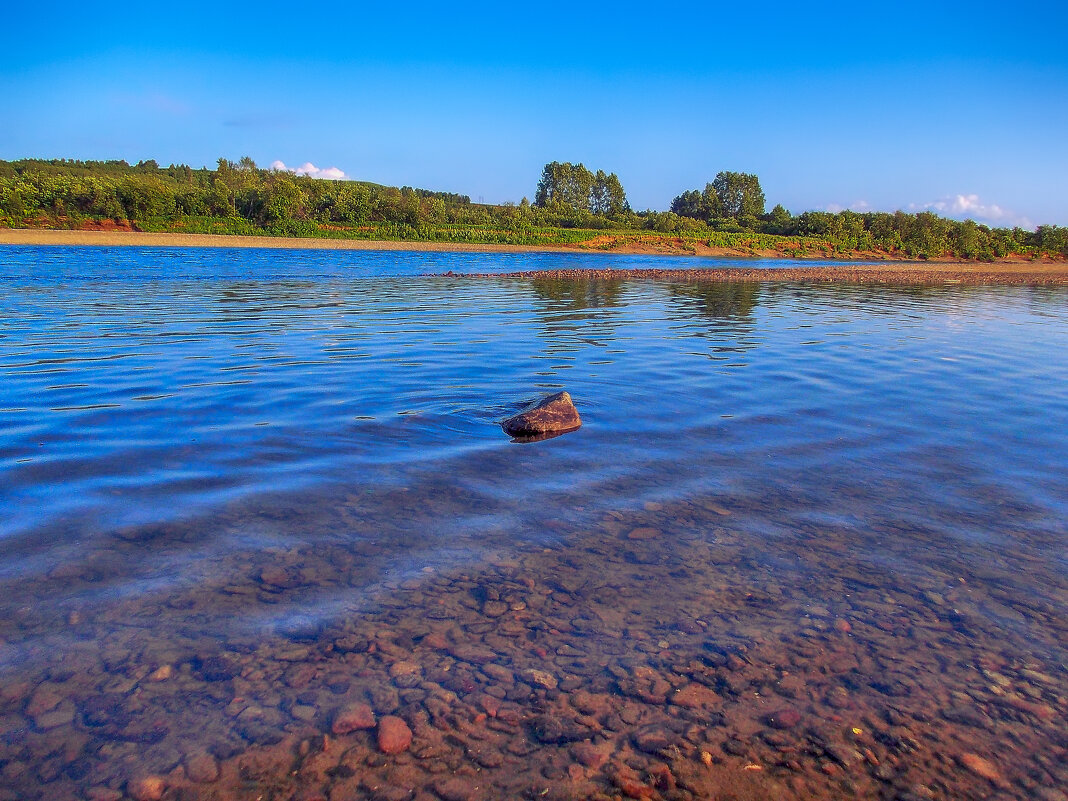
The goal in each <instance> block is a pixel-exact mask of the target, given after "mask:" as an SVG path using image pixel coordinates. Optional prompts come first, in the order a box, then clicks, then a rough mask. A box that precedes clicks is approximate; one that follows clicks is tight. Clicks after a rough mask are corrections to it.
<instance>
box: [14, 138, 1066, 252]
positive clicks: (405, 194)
mask: <svg viewBox="0 0 1068 801" xmlns="http://www.w3.org/2000/svg"><path fill="white" fill-rule="evenodd" d="M534 198H535V200H534V203H530V202H529V201H528V200H527V198H523V199H522V201H521V202H520V203H518V204H514V203H505V204H501V205H487V204H477V203H472V202H471V199H470V198H469V197H468V196H466V195H460V194H456V193H452V192H440V191H431V190H427V189H415V188H412V187H408V186H405V187H399V188H398V187H391V186H382V185H379V184H374V183H368V182H364V181H334V180H325V179H318V178H310V177H306V176H298V175H295V174H293V173H290V172H286V171H278V170H270V169H263V168H261V167H259V166H257V165H256V163H255V162H254V161H253V160H252V159H250V158H248V157H244V158H242V159H240V160H239V161H237V162H233V161H229V160H227V159H225V158H221V159H219V160H218V163H217V165H216V166H215V168H214V169H208V168H192V167H189V166H187V165H184V164H171V165H169V166H167V167H161V166H160V165H159V164H157V163H156V162H155V161H151V160H150V161H141V162H138V163H137V164H133V165H131V164H128V163H127V162H125V161H75V160H69V159H53V160H44V159H22V160H16V161H0V226H4V227H67V228H79V227H85V226H86V225H88V224H92V223H100V222H101V221H112V222H114V223H117V224H122V225H130V226H131V227H136V228H139V229H141V230H147V231H184V232H190V233H226V234H258V235H283V236H311V237H342V238H344V237H350V238H364V239H393V240H411V241H452V242H469V243H496V242H503V243H511V244H529V245H539V244H545V245H547V244H568V243H583V242H589V241H593V240H596V239H597V238H598V235H599V234H605V233H612V234H616V235H628V234H631V235H638V234H659V235H665V236H672V237H679V238H682V239H683V240H686V241H700V242H706V243H707V244H708V245H709V246H713V247H717V246H718V247H732V248H750V249H777V250H779V251H780V252H783V253H784V254H786V255H804V254H806V253H810V252H819V251H827V252H834V253H843V254H844V253H848V252H853V251H882V252H886V253H891V254H900V255H905V256H909V257H912V258H919V259H933V258H940V257H946V256H958V257H962V258H970V259H981V260H990V259H994V258H999V257H1003V256H1007V255H1009V254H1021V255H1031V256H1037V255H1041V254H1049V255H1059V256H1068V228H1064V227H1058V226H1055V225H1043V226H1039V227H1038V229H1037V230H1035V231H1028V230H1024V229H1021V228H1012V229H1009V228H990V227H988V226H985V225H981V224H979V223H976V222H974V221H971V220H966V221H963V222H960V221H956V220H950V219H947V218H944V217H940V216H938V215H936V214H933V213H931V212H920V213H918V214H908V213H905V212H902V211H898V212H894V213H886V212H867V213H857V212H853V211H842V212H838V213H830V212H820V211H808V212H804V213H801V214H798V215H793V214H791V213H790V212H789V211H788V210H786V209H785V208H784V207H783V206H782V205H776V206H775V207H774V208H772V209H771V211H770V212H769V211H766V208H765V198H764V193H763V190H762V189H761V187H760V181H759V179H758V178H757V176H755V175H751V174H747V173H736V172H720V173H719V174H718V175H717V176H716V177H715V179H714V180H713V181H710V182H708V183H707V184H706V185H705V187H704V188H703V189H693V190H687V191H683V192H681V193H680V194H679V195H678V196H677V197H676V198H675V199H674V200H673V201H672V204H671V209H670V210H668V211H640V212H635V211H634V210H633V209H632V208H631V206H630V204H629V202H628V201H627V198H626V193H625V191H624V189H623V185H622V183H621V182H620V180H619V178H618V176H617V175H616V174H615V173H605V172H604V171H602V170H598V171H596V172H594V171H591V170H589V169H588V168H586V167H585V166H584V165H582V164H571V163H567V162H564V163H561V162H551V163H549V164H546V165H545V168H544V170H543V171H542V175H541V177H540V180H539V181H538V184H537V187H536V190H535V192H534Z"/></svg>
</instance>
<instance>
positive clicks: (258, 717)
mask: <svg viewBox="0 0 1068 801" xmlns="http://www.w3.org/2000/svg"><path fill="white" fill-rule="evenodd" d="M673 261H678V262H679V264H685V265H692V266H704V267H710V266H711V267H715V266H719V265H720V264H721V263H720V262H716V261H712V260H699V259H690V260H683V259H679V260H671V259H668V260H665V259H655V258H648V259H646V258H643V257H615V258H612V257H598V256H592V255H591V256H578V255H576V256H561V255H517V254H496V255H478V254H453V253H439V254H406V253H368V252H343V251H338V252H326V253H324V252H311V251H304V252H279V251H269V252H267V251H255V250H243V251H230V250H210V249H207V250H197V251H192V250H149V249H145V250H141V249H122V250H118V249H95V248H92V249H91V248H85V249H78V248H70V249H60V248H29V247H27V248H7V249H2V250H0V285H2V287H3V290H4V295H5V299H6V302H5V304H4V308H3V309H2V310H0V376H2V383H0V509H2V511H3V514H2V517H0V799H3V798H11V799H16V798H18V799H22V798H42V799H44V798H67V797H74V798H93V799H98V800H101V801H102V800H103V799H120V798H123V797H131V796H132V797H138V798H150V797H159V794H162V795H163V797H166V798H190V799H196V798H205V799H207V798H220V799H222V798H241V799H244V798H248V799H258V798H264V799H267V798H276V799H303V800H304V801H310V800H311V799H314V798H324V799H330V801H337V800H338V799H363V798H369V799H370V798H373V799H378V798H384V799H398V801H399V800H400V799H414V798H418V799H421V800H422V801H426V799H437V798H440V799H446V801H451V799H467V798H484V799H490V798H504V797H515V798H558V799H570V798H612V797H617V796H622V797H632V798H664V799H676V798H678V799H683V798H708V797H716V798H731V797H734V798H739V799H748V798H856V797H861V798H887V799H895V798H900V799H925V798H939V799H941V798H1040V799H1045V801H1063V799H1064V798H1065V794H1064V790H1065V787H1066V786H1068V769H1066V768H1065V764H1068V734H1066V728H1065V725H1064V722H1065V719H1066V715H1068V648H1066V643H1068V618H1066V615H1065V612H1064V610H1065V609H1066V608H1068V547H1066V545H1068V524H1066V523H1065V521H1066V520H1068V471H1066V470H1065V466H1066V465H1068V392H1066V391H1065V387H1068V356H1066V355H1065V353H1066V352H1068V289H1065V288H1060V287H1047V288H1039V287H983V286H979V287H962V286H941V287H909V288H894V287H885V286H856V285H832V286H806V285H800V284H790V283H781V282H780V283H763V284H755V283H754V284H732V283H727V284H724V283H719V284H702V283H691V282H686V283H673V282H657V281H630V280H614V279H598V280H582V279H530V278H522V277H520V278H494V277H486V278H481V279H478V280H471V279H462V280H460V279H456V278H453V277H451V276H449V275H446V273H448V272H450V271H451V272H456V273H458V272H478V273H496V272H512V271H517V270H518V271H522V270H532V269H557V268H564V269H566V268H574V267H581V266H591V267H599V268H603V267H605V266H606V265H609V266H611V265H616V266H621V267H626V268H628V269H640V268H641V267H643V266H649V267H652V266H657V267H661V266H667V265H666V262H673ZM435 273H436V275H434V274H435ZM427 274H430V275H427ZM558 389H567V390H568V391H569V392H570V393H571V394H572V396H573V397H574V399H575V402H576V405H577V406H578V407H579V411H580V413H581V414H582V417H583V421H584V425H583V427H582V428H581V429H579V430H578V431H577V432H574V433H571V434H567V435H565V436H562V437H559V438H556V439H552V440H548V441H544V442H539V443H535V444H516V443H512V442H509V440H508V438H507V437H506V436H505V435H504V434H503V433H502V431H501V430H500V428H499V427H498V425H497V421H499V420H500V419H501V418H503V417H505V416H507V415H508V414H510V413H511V412H513V411H514V410H515V409H517V408H518V407H520V406H521V405H522V404H523V403H524V402H525V401H527V400H530V399H532V398H535V397H538V396H539V395H542V394H545V393H549V392H553V391H556V390H558Z"/></svg>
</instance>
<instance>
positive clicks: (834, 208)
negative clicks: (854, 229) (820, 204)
mask: <svg viewBox="0 0 1068 801" xmlns="http://www.w3.org/2000/svg"><path fill="white" fill-rule="evenodd" d="M846 209H849V210H850V211H856V212H860V213H861V214H863V213H864V212H866V211H871V210H872V208H871V203H869V202H868V201H866V200H858V201H856V202H854V203H850V204H849V205H848V206H843V205H841V204H840V203H829V204H827V211H829V212H830V213H831V214H837V213H838V212H840V211H845V210H846Z"/></svg>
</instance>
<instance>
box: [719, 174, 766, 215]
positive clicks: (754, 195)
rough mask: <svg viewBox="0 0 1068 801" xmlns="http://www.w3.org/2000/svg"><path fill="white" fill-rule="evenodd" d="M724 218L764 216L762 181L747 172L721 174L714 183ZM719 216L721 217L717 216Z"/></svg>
mask: <svg viewBox="0 0 1068 801" xmlns="http://www.w3.org/2000/svg"><path fill="white" fill-rule="evenodd" d="M712 188H713V189H714V190H715V192H716V197H717V198H718V199H719V203H720V207H721V209H722V216H724V217H733V218H734V219H736V220H737V219H739V218H740V217H760V216H761V215H763V214H764V190H763V189H761V188H760V179H758V178H757V177H756V176H755V175H751V174H750V173H745V172H721V173H719V174H718V175H716V178H715V180H714V181H712ZM717 216H719V215H717Z"/></svg>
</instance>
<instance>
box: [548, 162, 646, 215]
mask: <svg viewBox="0 0 1068 801" xmlns="http://www.w3.org/2000/svg"><path fill="white" fill-rule="evenodd" d="M534 205H536V206H541V207H545V206H553V205H561V206H567V207H570V208H572V209H576V210H581V211H591V212H593V213H594V214H620V213H622V212H624V211H627V210H628V209H629V208H630V206H629V205H628V204H627V195H626V193H625V192H624V191H623V185H622V184H621V183H620V181H619V176H617V175H616V174H615V173H611V174H605V172H604V171H603V170H598V171H597V173H596V175H595V174H594V173H592V172H590V171H589V170H588V169H587V168H586V165H584V164H571V163H570V162H563V163H561V162H559V161H553V162H550V163H548V164H546V165H545V168H544V169H543V170H542V172H541V180H540V181H538V190H537V192H536V193H535V195H534Z"/></svg>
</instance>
